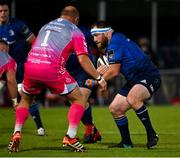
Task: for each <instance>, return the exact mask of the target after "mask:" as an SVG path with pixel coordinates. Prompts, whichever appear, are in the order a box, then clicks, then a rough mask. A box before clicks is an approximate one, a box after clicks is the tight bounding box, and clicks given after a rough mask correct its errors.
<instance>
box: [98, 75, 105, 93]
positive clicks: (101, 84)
mask: <svg viewBox="0 0 180 158" xmlns="http://www.w3.org/2000/svg"><path fill="white" fill-rule="evenodd" d="M97 82H98V84H99V86H100V91H105V90H106V89H107V82H106V81H105V80H104V78H103V77H102V76H101V80H99V81H97Z"/></svg>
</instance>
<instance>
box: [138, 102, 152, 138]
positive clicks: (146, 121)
mask: <svg viewBox="0 0 180 158" xmlns="http://www.w3.org/2000/svg"><path fill="white" fill-rule="evenodd" d="M135 112H136V115H137V116H138V117H139V119H140V120H141V122H142V123H143V125H144V127H145V129H146V133H147V135H148V136H150V135H152V134H154V133H155V131H154V129H153V127H152V124H151V120H150V118H149V114H148V109H147V107H146V106H145V105H143V106H142V107H140V108H139V109H138V110H136V111H135Z"/></svg>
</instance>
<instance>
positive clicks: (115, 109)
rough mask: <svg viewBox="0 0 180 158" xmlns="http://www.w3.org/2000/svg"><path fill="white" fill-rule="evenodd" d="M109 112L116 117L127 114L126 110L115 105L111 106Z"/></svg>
mask: <svg viewBox="0 0 180 158" xmlns="http://www.w3.org/2000/svg"><path fill="white" fill-rule="evenodd" d="M109 111H110V113H111V114H112V115H114V116H120V115H124V113H125V109H123V108H121V106H116V105H113V104H111V105H110V106H109Z"/></svg>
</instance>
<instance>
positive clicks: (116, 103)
mask: <svg viewBox="0 0 180 158" xmlns="http://www.w3.org/2000/svg"><path fill="white" fill-rule="evenodd" d="M129 108H130V107H129V104H128V102H127V101H126V97H125V96H122V95H120V94H117V95H116V96H115V97H114V99H113V101H112V102H111V104H110V106H109V110H110V112H112V113H113V112H116V111H119V112H122V113H124V112H125V111H127V110H128V109H129Z"/></svg>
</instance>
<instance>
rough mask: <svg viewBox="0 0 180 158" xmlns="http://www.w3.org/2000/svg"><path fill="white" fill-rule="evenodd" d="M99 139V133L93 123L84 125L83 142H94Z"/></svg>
mask: <svg viewBox="0 0 180 158" xmlns="http://www.w3.org/2000/svg"><path fill="white" fill-rule="evenodd" d="M101 139H102V138H101V135H100V133H99V131H98V130H97V128H96V127H95V125H94V124H92V125H85V134H84V143H86V144H87V143H89V144H90V143H95V142H97V141H101Z"/></svg>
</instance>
